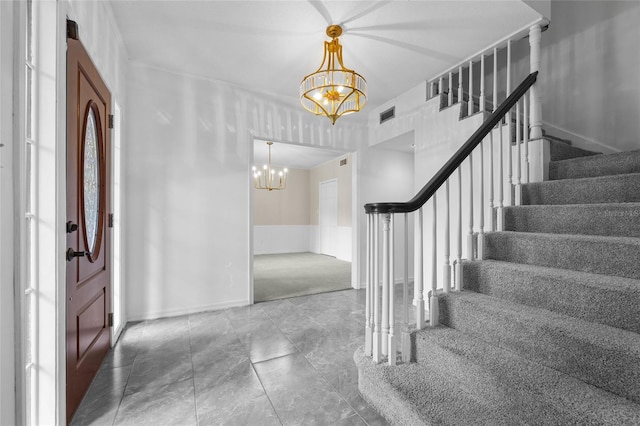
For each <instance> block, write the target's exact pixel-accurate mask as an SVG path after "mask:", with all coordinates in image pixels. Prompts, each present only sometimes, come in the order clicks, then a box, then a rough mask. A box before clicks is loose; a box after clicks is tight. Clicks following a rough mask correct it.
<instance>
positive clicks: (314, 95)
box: [300, 25, 367, 124]
mask: <svg viewBox="0 0 640 426" xmlns="http://www.w3.org/2000/svg"><path fill="white" fill-rule="evenodd" d="M341 34H342V27H340V25H330V26H329V27H327V35H328V36H329V37H331V38H332V40H331V41H325V42H324V58H323V59H322V64H320V68H318V70H317V71H316V72H314V73H312V74H309V75H308V76H306V77H305V78H303V79H302V83H300V101H301V102H302V106H303V107H304V108H305V109H306V110H307V111H309V112H312V113H314V114H316V115H326V116H327V117H329V120H331V124H336V120H337V119H338V118H340V117H341V116H343V115H344V114H349V113H352V112H358V111H360V110H361V109H362V107H364V105H365V104H366V103H367V81H366V80H365V79H364V77H362V76H361V75H360V74H358V73H357V72H355V71H354V70H351V69H348V68H346V67H345V66H344V64H343V63H342V45H341V44H340V42H339V41H338V37H339V36H340V35H341Z"/></svg>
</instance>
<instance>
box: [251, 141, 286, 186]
mask: <svg viewBox="0 0 640 426" xmlns="http://www.w3.org/2000/svg"><path fill="white" fill-rule="evenodd" d="M267 145H268V146H269V162H268V163H267V164H265V165H264V166H262V170H259V169H258V168H257V167H256V166H253V186H254V187H255V188H256V189H266V190H267V191H273V190H281V189H286V187H287V174H288V172H289V171H288V170H287V169H282V170H276V169H274V168H273V167H271V145H273V142H267Z"/></svg>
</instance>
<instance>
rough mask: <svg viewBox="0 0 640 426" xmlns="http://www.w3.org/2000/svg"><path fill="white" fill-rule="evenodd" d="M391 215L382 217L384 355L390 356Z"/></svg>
mask: <svg viewBox="0 0 640 426" xmlns="http://www.w3.org/2000/svg"><path fill="white" fill-rule="evenodd" d="M390 220H391V218H390V215H389V213H385V214H383V215H382V337H381V339H382V355H388V354H389V289H390V285H389V222H390Z"/></svg>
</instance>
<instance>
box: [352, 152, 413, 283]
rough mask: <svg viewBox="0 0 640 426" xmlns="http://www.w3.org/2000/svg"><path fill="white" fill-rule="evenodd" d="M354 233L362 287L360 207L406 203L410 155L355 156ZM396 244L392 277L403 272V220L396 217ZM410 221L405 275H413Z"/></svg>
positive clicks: (363, 230) (363, 220) (363, 256)
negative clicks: (355, 233)
mask: <svg viewBox="0 0 640 426" xmlns="http://www.w3.org/2000/svg"><path fill="white" fill-rule="evenodd" d="M357 169H358V188H357V194H358V211H357V212H356V217H358V219H359V220H358V224H357V228H356V227H354V229H357V230H358V236H357V241H358V245H359V251H358V258H359V268H360V270H359V275H360V287H361V288H364V280H365V277H366V274H365V271H366V263H365V259H366V235H367V234H366V223H367V222H366V214H365V212H364V205H365V204H367V203H374V202H390V201H401V202H402V201H408V200H409V199H411V198H412V197H413V196H414V195H415V193H414V191H413V186H414V183H413V182H414V156H413V154H412V153H409V152H400V151H392V150H388V149H380V148H376V147H375V146H372V147H368V148H366V149H363V150H361V151H360V152H359V153H358V160H357ZM395 220H396V224H395V232H396V244H395V253H396V256H395V270H396V276H397V277H401V276H402V271H403V269H404V266H403V265H404V263H403V262H404V260H403V253H404V247H403V239H402V236H403V235H404V219H403V218H402V215H396V219H395ZM412 224H413V222H412V221H411V219H410V222H409V225H410V226H409V252H410V257H409V276H410V277H412V276H413V254H412V253H413V227H412Z"/></svg>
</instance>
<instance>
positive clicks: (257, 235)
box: [253, 225, 311, 254]
mask: <svg viewBox="0 0 640 426" xmlns="http://www.w3.org/2000/svg"><path fill="white" fill-rule="evenodd" d="M309 228H311V227H310V226H309V225H271V226H266V225H265V226H254V227H253V253H254V254H276V253H300V252H308V251H311V246H310V240H309V234H310V230H309Z"/></svg>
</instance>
